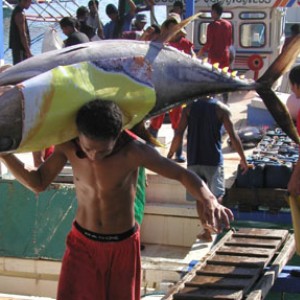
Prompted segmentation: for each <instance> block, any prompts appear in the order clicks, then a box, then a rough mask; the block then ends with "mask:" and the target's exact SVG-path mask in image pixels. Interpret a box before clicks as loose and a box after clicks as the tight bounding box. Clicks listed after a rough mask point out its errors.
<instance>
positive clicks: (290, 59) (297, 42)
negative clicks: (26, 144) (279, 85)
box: [257, 35, 300, 87]
mask: <svg viewBox="0 0 300 300" xmlns="http://www.w3.org/2000/svg"><path fill="white" fill-rule="evenodd" d="M299 53H300V35H298V36H296V37H294V38H293V39H292V40H291V42H290V43H289V44H288V45H287V47H286V48H285V49H284V51H282V52H281V53H280V54H279V56H278V57H277V58H276V60H275V61H274V62H273V63H272V64H271V66H270V67H269V68H268V70H267V71H266V72H265V73H264V74H263V75H262V76H261V77H260V78H259V79H258V80H257V81H258V82H260V83H263V84H264V85H266V86H268V87H271V86H272V85H273V83H274V82H275V81H276V80H277V79H278V78H279V77H280V76H281V75H283V74H284V73H286V72H287V71H289V69H290V68H291V66H292V65H293V64H294V63H295V61H296V59H297V56H298V55H299Z"/></svg>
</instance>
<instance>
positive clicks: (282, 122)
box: [256, 88, 300, 144]
mask: <svg viewBox="0 0 300 300" xmlns="http://www.w3.org/2000/svg"><path fill="white" fill-rule="evenodd" d="M256 92H257V93H258V94H259V96H260V97H261V98H262V99H263V101H264V103H265V105H266V107H267V109H268V110H269V112H270V113H271V115H272V116H273V118H274V120H275V121H276V123H277V124H278V125H279V126H280V128H281V129H282V130H283V131H284V132H285V133H286V134H287V135H288V136H289V137H290V138H291V139H292V140H293V141H294V142H295V143H297V144H300V139H299V135H298V132H297V129H296V127H295V125H294V122H293V120H292V118H291V116H290V114H289V112H288V111H287V109H286V106H285V105H284V104H283V103H282V102H281V101H280V100H279V99H278V97H277V95H276V94H275V93H274V92H273V91H272V90H271V89H264V88H260V89H258V90H256Z"/></svg>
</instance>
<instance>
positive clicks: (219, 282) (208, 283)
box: [185, 275, 253, 290]
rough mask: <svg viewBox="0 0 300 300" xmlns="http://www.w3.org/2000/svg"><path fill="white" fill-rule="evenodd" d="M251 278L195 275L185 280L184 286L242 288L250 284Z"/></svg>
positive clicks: (251, 282) (225, 288)
mask: <svg viewBox="0 0 300 300" xmlns="http://www.w3.org/2000/svg"><path fill="white" fill-rule="evenodd" d="M252 284H253V280H252V278H246V279H245V278H226V277H221V276H201V275H199V276H195V277H194V278H193V279H192V280H191V281H189V282H186V283H185V286H186V287H192V286H194V287H201V289H202V288H213V289H224V290H244V289H245V288H246V287H247V286H249V285H252Z"/></svg>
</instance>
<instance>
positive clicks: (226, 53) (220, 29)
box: [197, 2, 232, 68]
mask: <svg viewBox="0 0 300 300" xmlns="http://www.w3.org/2000/svg"><path fill="white" fill-rule="evenodd" d="M222 13H223V7H222V5H221V4H220V3H219V2H217V3H215V4H213V5H212V8H211V16H212V19H213V22H211V23H210V24H209V25H208V27H207V40H206V43H205V45H204V46H203V47H202V48H201V49H200V50H199V52H198V54H197V56H198V57H201V56H203V55H204V53H205V52H207V53H208V60H209V62H210V63H211V64H214V63H219V67H220V68H224V67H229V65H230V50H229V47H230V46H231V45H232V25H231V23H230V22H229V21H227V20H224V19H221V15H222Z"/></svg>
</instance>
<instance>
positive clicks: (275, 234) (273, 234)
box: [232, 228, 288, 240]
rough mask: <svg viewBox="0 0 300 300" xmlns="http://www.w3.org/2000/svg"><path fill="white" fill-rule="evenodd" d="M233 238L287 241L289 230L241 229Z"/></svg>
mask: <svg viewBox="0 0 300 300" xmlns="http://www.w3.org/2000/svg"><path fill="white" fill-rule="evenodd" d="M232 236H233V237H243V236H246V237H248V238H252V237H253V238H261V239H279V240H285V239H286V238H287V236H288V230H284V229H260V228H241V229H239V230H238V231H237V232H235V233H234V234H233V235H232Z"/></svg>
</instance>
